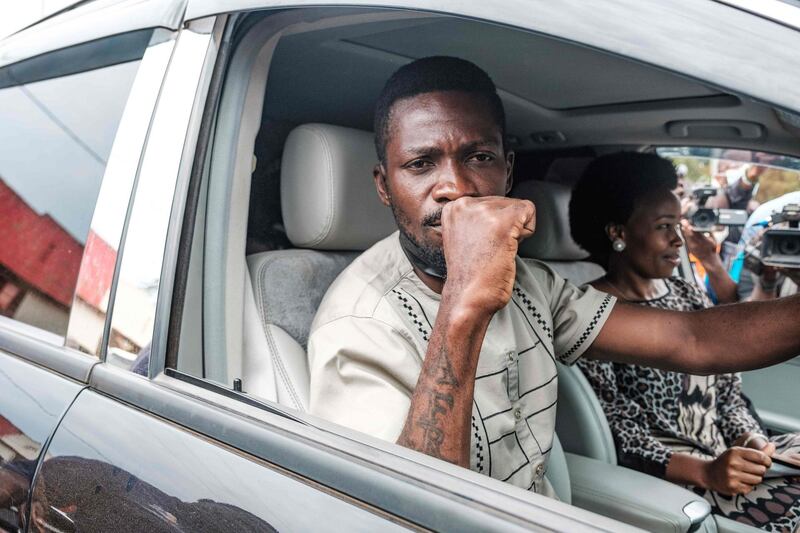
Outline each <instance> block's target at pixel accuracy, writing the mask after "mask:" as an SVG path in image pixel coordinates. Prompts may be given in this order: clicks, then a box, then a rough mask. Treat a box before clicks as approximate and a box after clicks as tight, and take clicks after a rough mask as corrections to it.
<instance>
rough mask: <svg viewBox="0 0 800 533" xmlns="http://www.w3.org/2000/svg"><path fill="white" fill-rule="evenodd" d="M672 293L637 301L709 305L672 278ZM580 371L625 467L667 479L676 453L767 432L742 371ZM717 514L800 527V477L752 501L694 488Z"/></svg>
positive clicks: (782, 440)
mask: <svg viewBox="0 0 800 533" xmlns="http://www.w3.org/2000/svg"><path fill="white" fill-rule="evenodd" d="M665 282H666V286H667V292H666V293H665V294H664V295H663V296H661V297H659V298H656V299H653V300H647V301H642V302H636V303H639V304H641V305H646V306H649V307H656V308H660V309H671V310H677V311H695V310H699V309H703V308H705V307H710V306H711V302H710V301H709V300H708V298H707V296H706V295H705V293H704V292H702V291H701V290H699V289H698V288H697V287H695V286H694V285H691V284H690V283H688V282H686V281H685V280H683V279H680V278H669V279H666V280H665ZM578 366H579V368H580V369H581V370H582V371H583V373H584V375H585V376H586V378H587V379H588V380H589V382H590V383H591V385H592V387H593V388H594V390H595V392H596V393H597V397H598V399H599V401H600V404H601V406H602V407H603V410H604V411H605V413H606V417H607V419H608V423H609V427H610V428H611V433H612V434H613V435H614V440H615V443H616V446H617V455H618V457H619V463H620V464H621V465H624V466H627V467H630V468H634V469H636V470H640V471H642V472H646V473H648V474H651V475H655V476H658V477H661V478H663V477H664V475H665V473H666V467H667V464H668V463H669V460H670V457H671V456H672V454H673V453H674V452H683V453H691V454H693V455H699V456H703V457H708V458H711V457H716V456H718V455H719V454H720V453H722V452H723V451H724V450H725V449H727V448H728V446H729V445H730V443H732V442H733V441H735V440H736V439H737V438H738V437H739V436H740V435H742V434H743V433H745V432H748V431H755V432H758V433H764V432H765V431H764V429H763V428H762V427H761V424H760V423H759V421H758V419H757V417H756V416H755V414H754V412H753V410H752V408H751V405H750V402H749V400H748V399H747V398H746V397H745V396H744V394H743V393H742V381H741V377H740V376H739V374H719V375H715V376H693V375H689V374H684V373H681V372H671V371H666V370H658V369H654V368H647V367H642V366H638V365H626V364H620V363H611V362H605V361H593V360H588V359H581V360H580V361H578ZM772 440H773V441H774V442H776V445H778V447H779V451H781V449H783V450H784V451H791V452H794V451H795V449H797V450H798V451H800V436H798V435H787V436H781V437H779V438H774V439H772ZM689 488H691V489H692V490H694V491H695V492H697V493H698V494H700V495H702V496H703V497H705V498H706V499H707V500H708V501H709V502H710V503H711V505H712V507H713V509H714V512H715V513H717V514H722V515H724V516H727V517H729V518H732V519H735V520H739V521H742V522H745V523H748V524H750V525H755V526H757V527H761V528H763V529H765V530H767V531H795V530H796V529H797V528H798V526H800V478H798V479H787V478H778V479H770V480H765V481H764V482H763V483H762V484H761V485H759V486H758V487H757V489H756V490H754V491H753V492H751V493H750V494H749V495H747V496H738V497H734V498H730V497H727V496H724V495H721V494H717V493H714V492H712V491H707V490H704V489H699V488H692V487H689Z"/></svg>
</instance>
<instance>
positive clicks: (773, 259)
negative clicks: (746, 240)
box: [745, 204, 800, 275]
mask: <svg viewBox="0 0 800 533" xmlns="http://www.w3.org/2000/svg"><path fill="white" fill-rule="evenodd" d="M781 222H788V223H789V227H782V228H775V227H770V228H769V229H767V231H765V232H764V234H763V235H762V238H761V246H760V247H758V248H755V247H752V246H751V247H749V249H748V250H747V255H746V257H745V264H746V266H747V268H749V269H750V270H751V271H752V272H753V273H755V274H757V275H760V274H761V270H762V269H763V267H764V265H766V266H771V267H782V268H787V269H791V270H799V269H800V227H798V226H800V204H787V205H785V206H784V207H783V210H782V211H781V212H780V213H775V214H774V215H772V219H771V220H770V223H769V225H770V226H773V225H775V224H779V223H781Z"/></svg>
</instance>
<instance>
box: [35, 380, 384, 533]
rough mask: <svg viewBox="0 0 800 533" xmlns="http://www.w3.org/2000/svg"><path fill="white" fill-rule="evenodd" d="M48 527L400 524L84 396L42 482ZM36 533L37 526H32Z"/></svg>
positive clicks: (368, 527)
mask: <svg viewBox="0 0 800 533" xmlns="http://www.w3.org/2000/svg"><path fill="white" fill-rule="evenodd" d="M33 504H34V505H36V506H37V507H38V508H41V509H43V510H44V514H43V519H42V521H41V522H40V523H38V524H36V525H37V526H38V527H39V528H40V529H42V530H49V531H64V532H68V531H117V532H122V531H148V532H155V531H220V532H223V531H225V532H227V531H237V532H247V531H274V530H289V531H326V530H336V531H340V530H343V531H375V530H378V529H379V528H380V530H392V529H399V526H397V525H396V524H393V523H391V522H387V521H386V520H385V519H383V518H381V517H379V516H378V515H375V514H372V513H371V512H369V511H366V510H364V509H363V508H361V507H359V506H356V505H353V504H351V503H348V502H346V501H344V500H342V499H339V498H337V497H335V496H332V495H331V494H330V493H329V492H327V491H326V490H325V489H324V488H323V487H320V486H315V485H311V484H307V483H305V482H302V481H300V480H298V479H297V478H296V477H293V476H290V475H287V474H285V473H283V472H282V471H280V470H278V469H276V468H273V467H271V466H268V465H266V464H265V463H262V462H256V461H254V460H252V459H251V458H250V457H248V456H246V455H244V454H241V453H238V452H236V451H235V450H232V449H229V448H226V447H223V446H221V445H219V444H218V443H215V442H214V441H210V440H207V439H205V438H202V437H200V436H198V435H196V434H194V433H190V432H189V431H186V430H184V429H182V428H180V427H178V426H175V425H172V424H170V423H168V422H166V421H164V420H162V419H160V418H156V417H154V416H151V415H149V414H146V413H144V412H142V411H139V410H136V409H133V408H131V407H128V406H127V405H126V404H123V403H121V402H118V401H115V400H113V399H110V398H108V397H106V396H103V395H101V394H99V393H96V392H93V391H90V390H87V391H85V392H83V393H82V394H81V395H80V396H79V397H78V399H77V400H76V401H75V403H74V405H73V406H72V408H71V409H70V410H69V412H68V414H67V415H66V416H65V417H64V420H63V422H62V423H61V425H60V426H59V429H58V431H57V432H56V434H55V435H54V437H53V439H52V441H51V444H50V446H49V448H48V450H47V458H46V459H45V461H44V463H43V465H42V468H41V472H40V475H39V476H38V477H37V480H36V487H35V494H34V503H33ZM34 529H35V528H34Z"/></svg>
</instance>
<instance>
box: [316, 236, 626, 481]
mask: <svg viewBox="0 0 800 533" xmlns="http://www.w3.org/2000/svg"><path fill="white" fill-rule="evenodd" d="M516 266H517V278H516V281H515V284H514V290H513V295H512V298H511V301H510V302H509V303H508V305H506V306H505V307H504V308H503V309H501V310H500V311H498V312H497V313H495V315H494V317H493V318H492V320H491V322H490V323H489V327H488V330H487V332H486V335H485V337H484V341H483V345H482V347H481V351H480V356H479V358H478V369H477V374H476V377H475V394H474V402H473V409H472V427H471V458H470V467H471V468H472V470H475V471H477V472H482V473H484V474H486V475H489V476H491V477H493V478H496V479H500V480H503V481H508V482H510V483H513V484H514V485H516V486H518V487H522V488H525V489H528V490H534V491H536V492H539V493H543V494H547V495H550V496H554V493H553V490H552V487H551V486H550V484H549V483H548V482H547V480H546V479H545V477H544V476H545V473H546V470H547V468H546V464H547V463H546V461H547V456H548V454H549V453H550V449H551V447H552V444H553V435H554V431H555V420H556V403H557V391H558V375H557V371H556V361H557V360H558V361H561V362H563V363H566V364H572V363H573V362H574V361H575V360H577V359H578V358H579V357H580V356H581V355H582V354H583V352H584V351H585V350H586V349H587V348H588V347H589V346H590V345H591V343H592V342H593V341H594V339H595V337H596V336H597V334H598V333H599V331H600V329H601V327H602V325H603V323H604V322H605V320H606V318H607V317H608V315H609V313H610V312H611V308H612V307H613V305H614V302H615V300H614V298H613V297H611V296H609V295H607V294H605V293H602V292H599V291H597V290H595V289H593V288H591V287H586V288H582V289H579V288H577V287H575V286H574V285H572V284H570V283H568V282H566V281H565V280H564V279H562V278H561V277H559V276H558V275H557V274H555V273H554V272H552V271H551V270H550V269H549V268H548V267H547V266H546V265H544V264H542V263H538V262H533V263H532V264H526V263H525V262H523V261H522V260H520V259H517V265H516ZM440 301H441V296H440V295H439V294H436V293H435V292H433V291H432V290H431V289H430V288H428V287H427V286H426V285H425V284H424V283H423V282H422V281H421V280H420V279H419V278H418V277H417V275H416V274H415V273H414V270H413V268H412V266H411V263H410V262H409V261H408V259H407V258H406V256H405V254H404V253H403V250H402V248H401V247H400V242H399V239H398V233H397V232H395V233H394V234H392V235H391V236H389V237H387V238H386V239H384V240H382V241H380V242H379V243H377V244H376V245H375V246H373V247H372V248H370V249H369V250H367V251H366V252H364V253H363V254H362V255H361V256H359V257H358V258H357V259H356V260H355V261H353V263H352V264H351V265H350V266H349V267H348V268H347V269H345V270H344V272H342V274H341V275H340V276H339V277H338V278H337V279H336V281H334V283H333V284H332V285H331V287H330V289H329V290H328V292H327V293H326V295H325V298H324V299H323V301H322V304H321V305H320V308H319V311H318V312H317V316H316V317H315V319H314V322H313V324H312V326H311V334H310V337H309V342H308V357H309V369H310V372H311V389H310V392H311V399H310V410H311V412H312V413H313V414H315V415H318V416H321V417H323V418H326V419H328V420H331V421H333V422H336V423H338V424H341V425H344V426H347V427H350V428H353V429H356V430H359V431H362V432H364V433H368V434H370V435H373V436H376V437H379V438H383V439H386V440H389V441H392V442H394V441H396V440H397V438H398V437H399V436H400V432H401V431H402V429H403V425H404V424H405V420H406V416H407V414H408V410H409V407H410V405H411V395H412V393H413V391H414V387H415V386H416V383H417V378H418V377H419V373H420V370H421V367H422V361H423V359H424V357H425V353H426V351H427V347H428V339H429V338H430V335H431V331H432V329H433V324H434V322H435V320H436V314H437V312H438V309H439V303H440Z"/></svg>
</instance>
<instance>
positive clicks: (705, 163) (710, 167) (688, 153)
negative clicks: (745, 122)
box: [656, 147, 800, 204]
mask: <svg viewBox="0 0 800 533" xmlns="http://www.w3.org/2000/svg"><path fill="white" fill-rule="evenodd" d="M656 151H657V153H658V154H659V155H662V156H664V157H666V158H668V159H670V160H671V161H672V162H673V163H674V164H675V165H676V167H679V168H681V169H684V168H685V171H686V175H685V180H686V182H687V184H688V185H690V186H691V187H701V186H712V187H718V186H720V185H721V184H722V183H726V184H728V185H732V184H733V182H734V181H735V180H736V179H738V178H739V175H738V174H739V173H741V171H742V169H743V167H745V166H757V167H764V171H763V173H762V174H761V175H760V176H759V179H758V184H757V185H758V186H757V189H756V191H755V193H754V194H753V198H754V199H755V200H756V201H757V202H758V203H759V204H763V203H765V202H768V201H770V200H774V199H775V198H778V197H780V196H783V195H784V194H786V193H790V192H794V191H797V190H800V159H798V158H796V157H791V156H787V155H778V154H770V153H766V152H755V151H750V150H740V149H727V148H700V147H662V148H657V150H656Z"/></svg>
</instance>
